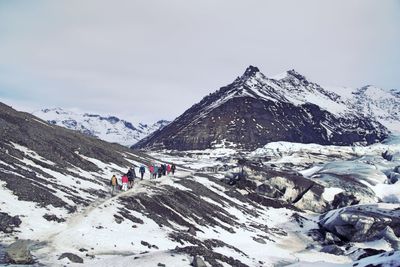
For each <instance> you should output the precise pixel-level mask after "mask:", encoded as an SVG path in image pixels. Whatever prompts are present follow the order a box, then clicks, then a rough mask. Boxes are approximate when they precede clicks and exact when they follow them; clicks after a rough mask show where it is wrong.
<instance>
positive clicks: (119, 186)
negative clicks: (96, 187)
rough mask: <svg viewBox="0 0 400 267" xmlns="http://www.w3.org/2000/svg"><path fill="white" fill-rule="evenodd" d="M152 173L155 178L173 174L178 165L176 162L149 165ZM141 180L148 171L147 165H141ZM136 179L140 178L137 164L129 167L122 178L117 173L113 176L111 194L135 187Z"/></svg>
mask: <svg viewBox="0 0 400 267" xmlns="http://www.w3.org/2000/svg"><path fill="white" fill-rule="evenodd" d="M147 169H148V170H149V173H150V179H151V178H153V179H155V178H157V177H158V178H161V177H162V176H163V175H169V174H170V173H172V175H174V174H175V170H176V166H175V164H173V163H172V164H165V163H164V164H160V165H156V164H152V165H150V166H148V167H147ZM139 173H140V180H143V177H144V174H145V173H146V167H145V166H144V165H141V166H140V167H139ZM135 179H138V177H137V176H136V171H135V166H133V167H131V168H129V170H128V172H127V173H126V174H124V175H123V176H122V177H121V179H118V178H117V176H116V175H113V176H112V177H111V181H110V186H111V195H114V192H116V191H118V190H122V191H127V190H128V189H130V188H132V187H133V184H134V181H135Z"/></svg>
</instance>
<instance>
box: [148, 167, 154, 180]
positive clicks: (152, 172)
mask: <svg viewBox="0 0 400 267" xmlns="http://www.w3.org/2000/svg"><path fill="white" fill-rule="evenodd" d="M149 172H150V179H151V178H153V176H154V166H153V165H150V166H149Z"/></svg>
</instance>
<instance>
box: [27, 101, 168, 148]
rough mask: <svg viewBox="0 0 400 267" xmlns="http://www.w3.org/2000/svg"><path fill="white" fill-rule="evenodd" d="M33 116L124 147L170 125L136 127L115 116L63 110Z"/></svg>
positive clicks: (154, 124)
mask: <svg viewBox="0 0 400 267" xmlns="http://www.w3.org/2000/svg"><path fill="white" fill-rule="evenodd" d="M33 115H35V116H36V117H39V118H41V119H43V120H45V121H47V122H49V123H50V124H54V125H58V126H62V127H65V128H68V129H71V130H76V131H79V132H81V133H84V134H86V135H89V136H94V137H97V138H99V139H102V140H104V141H107V142H111V143H118V144H121V145H124V146H131V145H133V144H135V143H136V142H137V141H139V140H140V139H142V138H144V137H146V136H148V135H149V134H151V133H153V132H154V131H156V130H159V129H161V128H163V127H165V126H166V125H167V124H168V123H169V122H168V121H166V120H159V121H157V122H156V123H153V124H145V123H139V124H137V125H134V124H133V123H131V122H128V121H126V120H122V119H120V118H117V117H115V116H101V115H97V114H88V113H77V112H73V111H70V110H65V109H62V108H52V109H48V108H47V109H42V110H38V111H35V112H33Z"/></svg>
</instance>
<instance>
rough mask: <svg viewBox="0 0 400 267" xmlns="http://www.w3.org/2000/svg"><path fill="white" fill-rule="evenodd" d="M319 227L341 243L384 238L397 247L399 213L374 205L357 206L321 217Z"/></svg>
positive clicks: (399, 234) (399, 222)
mask: <svg viewBox="0 0 400 267" xmlns="http://www.w3.org/2000/svg"><path fill="white" fill-rule="evenodd" d="M319 225H320V226H321V227H322V229H324V230H325V231H328V232H331V233H332V234H334V235H336V236H337V237H339V238H340V239H341V240H342V241H351V242H366V241H372V240H376V239H380V238H386V239H387V240H390V242H392V243H393V245H396V246H397V244H398V240H397V239H398V238H397V237H398V236H400V212H399V211H393V210H392V211H390V212H389V211H388V210H385V209H382V208H379V207H376V206H374V205H357V206H351V207H346V208H342V209H340V210H338V211H336V212H329V213H327V214H325V215H323V216H321V220H320V221H319ZM388 227H389V228H388Z"/></svg>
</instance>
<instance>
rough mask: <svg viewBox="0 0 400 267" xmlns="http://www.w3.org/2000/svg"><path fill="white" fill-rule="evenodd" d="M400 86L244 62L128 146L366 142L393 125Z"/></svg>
mask: <svg viewBox="0 0 400 267" xmlns="http://www.w3.org/2000/svg"><path fill="white" fill-rule="evenodd" d="M399 100H400V92H399V91H396V90H391V91H387V90H384V89H380V88H377V87H374V86H365V87H362V88H358V89H351V88H344V87H339V88H332V87H322V86H320V85H318V84H316V83H313V82H311V81H309V80H308V79H307V78H306V77H304V76H303V75H301V74H299V73H298V72H296V71H295V70H290V71H287V72H286V73H284V74H283V75H280V76H279V77H274V78H268V77H266V76H265V75H264V74H263V73H261V72H260V70H259V69H258V68H257V67H253V66H249V67H248V68H247V69H246V71H245V72H244V74H243V75H242V76H240V77H238V78H237V79H235V80H234V81H233V83H231V84H229V85H227V86H225V87H222V88H220V89H219V90H218V91H216V92H214V93H212V94H210V95H208V96H206V97H204V98H203V100H201V101H200V102H199V103H197V104H195V105H193V106H192V107H191V108H190V109H188V110H187V111H186V112H184V113H183V114H182V115H181V116H179V117H178V118H177V119H175V120H174V121H173V122H172V123H170V124H169V125H167V126H166V127H164V128H162V129H160V130H157V131H155V132H154V133H153V134H151V135H150V136H148V137H146V138H145V139H143V140H141V141H140V142H138V143H136V144H135V145H134V146H133V148H145V149H178V150H192V149H206V148H212V147H220V146H225V147H227V146H228V147H237V148H244V149H255V148H257V147H261V146H263V145H265V144H267V143H269V142H273V141H289V142H299V143H318V144H323V145H328V144H332V145H353V144H371V143H375V142H379V141H382V140H383V139H384V138H386V137H387V136H388V134H389V133H390V131H400V106H399V103H400V101H399Z"/></svg>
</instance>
